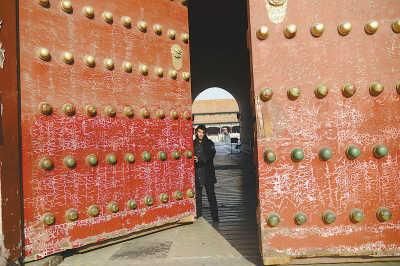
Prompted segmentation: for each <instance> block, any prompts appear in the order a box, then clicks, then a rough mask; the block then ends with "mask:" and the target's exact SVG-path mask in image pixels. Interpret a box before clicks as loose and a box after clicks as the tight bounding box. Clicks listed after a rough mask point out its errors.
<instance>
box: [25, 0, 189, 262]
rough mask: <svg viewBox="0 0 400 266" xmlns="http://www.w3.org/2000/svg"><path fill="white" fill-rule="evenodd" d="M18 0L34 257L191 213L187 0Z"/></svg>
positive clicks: (29, 253)
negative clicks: (184, 0)
mask: <svg viewBox="0 0 400 266" xmlns="http://www.w3.org/2000/svg"><path fill="white" fill-rule="evenodd" d="M19 4H20V6H19V8H20V17H19V24H20V43H21V44H20V50H21V51H20V53H21V70H20V71H21V72H20V73H21V128H22V151H23V158H22V160H23V193H24V231H25V243H24V244H25V256H26V257H27V258H28V259H37V258H41V257H43V256H47V255H49V254H53V253H56V252H59V251H62V250H65V249H70V248H76V247H80V246H84V245H87V244H90V243H94V242H98V241H101V240H106V239H110V238H114V237H117V236H122V235H127V234H129V233H132V232H136V231H140V230H143V229H148V228H153V227H157V226H161V225H164V224H167V223H173V222H176V221H178V220H180V219H182V218H184V217H187V216H191V215H193V214H194V211H195V206H194V201H193V193H192V190H193V173H194V170H193V161H192V158H191V151H192V121H191V113H190V110H191V93H190V91H191V89H190V74H189V71H190V65H189V45H188V23H187V20H188V14H187V12H188V11H187V7H186V6H185V5H183V4H182V3H181V1H164V0H155V1H144V0H143V1H122V0H117V1H97V0H85V1H82V0H73V1H66V0H64V1H57V0H50V1H46V0H44V1H20V3H19Z"/></svg>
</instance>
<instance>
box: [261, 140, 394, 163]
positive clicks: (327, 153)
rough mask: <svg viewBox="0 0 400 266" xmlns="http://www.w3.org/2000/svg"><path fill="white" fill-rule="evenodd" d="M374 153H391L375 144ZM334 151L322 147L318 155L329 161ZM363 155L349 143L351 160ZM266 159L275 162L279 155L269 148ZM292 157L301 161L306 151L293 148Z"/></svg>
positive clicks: (380, 157)
mask: <svg viewBox="0 0 400 266" xmlns="http://www.w3.org/2000/svg"><path fill="white" fill-rule="evenodd" d="M372 154H373V156H374V157H375V158H377V159H382V158H384V157H386V156H387V155H388V154H389V149H388V148H387V147H386V146H385V145H383V144H378V145H375V146H374V147H373V149H372ZM332 155H333V152H332V150H331V149H330V148H327V147H325V148H322V149H321V150H320V151H319V152H318V157H319V158H320V160H321V161H329V160H330V159H331V158H332ZM360 155H361V150H360V148H358V147H357V146H355V145H349V146H348V147H347V149H346V156H347V158H348V159H349V160H355V159H357V158H358V157H359V156H360ZM263 157H264V161H265V162H266V163H269V164H271V163H273V162H275V161H276V159H277V157H276V154H275V152H274V151H272V150H271V149H267V150H265V151H264V156H263ZM290 158H291V159H292V161H293V162H301V161H303V160H304V151H303V150H302V149H300V148H296V149H293V150H292V152H291V154H290Z"/></svg>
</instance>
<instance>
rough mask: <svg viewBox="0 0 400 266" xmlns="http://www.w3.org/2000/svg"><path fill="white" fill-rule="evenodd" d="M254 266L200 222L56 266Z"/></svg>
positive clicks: (72, 257) (75, 258) (71, 258)
mask: <svg viewBox="0 0 400 266" xmlns="http://www.w3.org/2000/svg"><path fill="white" fill-rule="evenodd" d="M91 265H95V266H103V265H104V266H105V265H112V266H117V265H121V266H122V265H143V266H147V265H149V266H150V265H166V266H167V265H168V266H169V265H171V266H177V265H193V266H200V265H221V266H224V265H227V266H228V265H231V266H236V265H237V266H239V265H240V266H247V265H254V264H252V263H250V262H249V261H247V260H246V259H245V258H243V256H242V255H241V254H240V253H239V252H238V251H237V250H235V249H234V248H233V247H232V246H231V245H230V244H229V242H227V241H226V240H225V239H224V238H223V237H222V236H221V235H220V234H218V232H216V231H215V229H214V228H213V227H212V226H211V225H210V224H208V222H207V221H206V220H204V219H199V220H198V221H196V222H195V223H194V224H191V225H185V226H179V227H176V228H173V229H169V230H165V231H162V232H158V233H155V234H151V235H147V236H144V237H141V238H137V239H134V240H130V241H126V242H124V243H120V244H116V245H112V246H109V247H105V248H101V249H98V250H94V251H90V252H87V253H85V254H78V255H74V256H71V257H68V258H65V259H64V262H63V263H61V264H60V266H91Z"/></svg>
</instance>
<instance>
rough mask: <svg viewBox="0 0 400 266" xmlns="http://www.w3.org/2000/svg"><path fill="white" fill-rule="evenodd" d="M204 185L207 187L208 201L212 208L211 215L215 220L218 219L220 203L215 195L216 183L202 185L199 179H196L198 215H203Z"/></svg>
mask: <svg viewBox="0 0 400 266" xmlns="http://www.w3.org/2000/svg"><path fill="white" fill-rule="evenodd" d="M203 186H204V187H205V188H206V192H207V198H208V202H209V204H210V209H211V217H212V219H213V221H218V205H217V198H216V196H215V189H214V183H211V184H208V183H207V184H205V185H201V184H200V182H199V181H196V210H197V217H200V216H201V211H202V208H203V201H202V196H203Z"/></svg>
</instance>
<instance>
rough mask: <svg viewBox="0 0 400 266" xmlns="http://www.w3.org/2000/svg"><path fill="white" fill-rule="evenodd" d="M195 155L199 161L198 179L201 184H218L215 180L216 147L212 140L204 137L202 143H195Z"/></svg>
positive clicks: (195, 141)
mask: <svg viewBox="0 0 400 266" xmlns="http://www.w3.org/2000/svg"><path fill="white" fill-rule="evenodd" d="M193 146H194V154H195V155H196V156H197V157H198V159H199V161H198V162H197V163H195V170H196V179H197V181H200V184H202V185H205V184H209V183H214V184H215V183H217V179H216V178H215V168H214V156H215V145H214V142H213V141H212V140H210V139H209V138H207V136H204V138H203V140H202V142H201V143H200V141H199V139H198V138H197V137H196V139H195V140H194V141H193Z"/></svg>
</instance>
